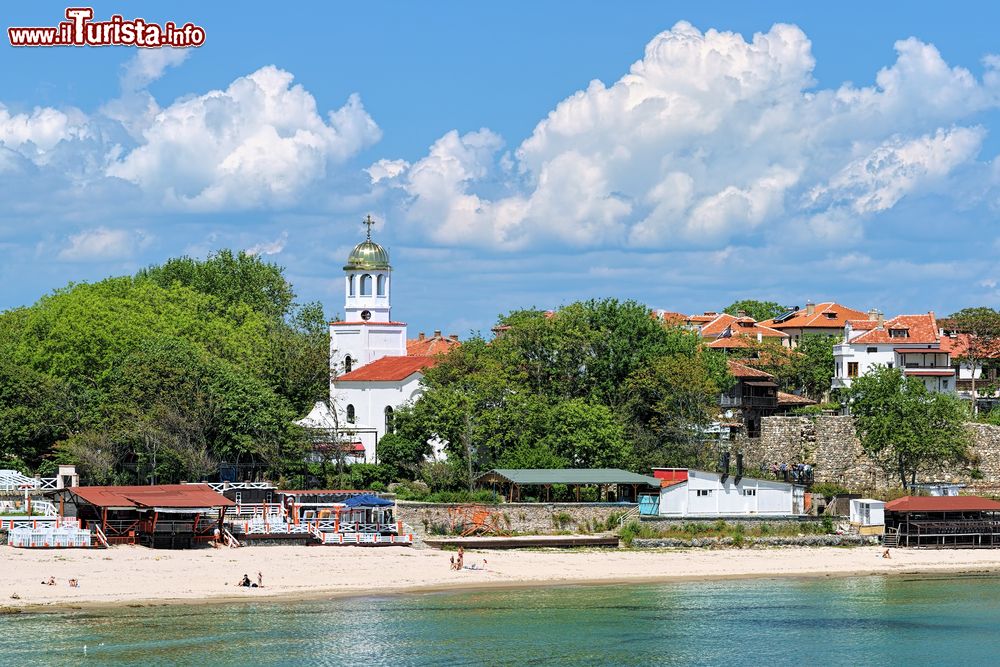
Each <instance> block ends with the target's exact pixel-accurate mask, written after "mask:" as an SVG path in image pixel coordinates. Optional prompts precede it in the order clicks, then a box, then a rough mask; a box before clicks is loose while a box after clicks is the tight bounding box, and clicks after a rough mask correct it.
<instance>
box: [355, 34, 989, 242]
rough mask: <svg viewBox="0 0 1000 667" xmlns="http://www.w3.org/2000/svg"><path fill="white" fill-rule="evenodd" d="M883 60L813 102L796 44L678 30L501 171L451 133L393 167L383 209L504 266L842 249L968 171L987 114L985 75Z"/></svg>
mask: <svg viewBox="0 0 1000 667" xmlns="http://www.w3.org/2000/svg"><path fill="white" fill-rule="evenodd" d="M895 46H896V53H897V57H896V60H895V62H894V63H893V64H891V65H889V66H887V67H884V68H882V69H881V70H880V71H878V72H877V73H876V74H875V75H874V85H871V86H862V87H858V86H854V85H852V84H843V85H841V86H839V87H837V88H825V89H816V83H815V80H814V78H813V68H814V66H815V60H814V57H813V54H812V46H811V43H810V41H809V39H808V38H807V37H806V35H805V34H804V33H803V32H802V30H800V29H799V28H798V27H796V26H792V25H782V24H778V25H775V26H773V27H772V28H771V29H770V30H769V31H767V32H766V33H758V34H755V35H753V37H752V38H750V39H749V40H747V39H744V38H743V37H742V36H741V35H739V34H737V33H732V32H722V31H717V30H708V31H706V32H701V31H699V30H698V29H696V28H695V27H693V26H692V25H690V24H688V23H685V22H681V23H678V24H677V25H675V26H674V27H673V28H672V29H670V30H667V31H664V32H662V33H660V34H659V35H657V36H656V37H654V38H653V39H652V40H651V41H650V42H649V44H647V45H646V48H645V51H644V54H643V57H642V59H641V60H639V61H637V62H636V63H634V64H633V65H632V66H631V68H630V69H629V71H628V72H627V73H625V74H624V75H623V76H621V78H619V79H618V80H617V81H615V82H614V83H612V84H611V85H606V84H605V83H603V82H601V81H596V80H595V81H593V82H591V83H590V85H589V86H587V88H586V89H584V90H580V91H577V92H575V93H573V94H572V95H570V96H568V97H567V98H566V99H564V100H563V101H561V102H560V103H559V104H558V105H556V107H555V108H554V109H553V110H552V111H551V112H549V114H548V115H547V117H546V118H544V119H542V120H541V121H540V122H539V123H538V124H537V126H536V127H535V129H534V131H533V132H532V134H531V136H529V137H527V138H526V139H525V140H524V141H523V142H522V143H521V144H520V145H519V146H518V147H517V148H516V149H515V150H514V151H513V152H512V153H501V151H502V147H503V140H502V138H501V137H499V136H497V135H496V134H495V133H493V132H491V131H490V130H488V129H483V130H480V131H478V132H473V133H469V134H466V135H459V133H457V132H454V131H452V132H449V133H448V134H446V135H444V136H443V137H441V139H439V140H438V141H437V142H435V143H434V144H433V145H432V146H431V149H430V151H429V152H428V154H427V155H426V156H425V157H424V158H422V159H420V160H417V161H415V162H414V163H413V164H412V165H411V166H409V167H406V166H405V165H404V164H402V163H399V162H396V163H393V164H394V167H395V169H394V172H393V175H392V176H393V179H394V182H395V183H398V184H399V188H400V189H401V190H402V192H403V193H404V194H405V196H404V197H403V199H401V200H400V205H401V206H402V207H403V209H404V211H405V214H406V215H405V218H406V219H407V221H408V223H409V224H410V225H411V227H414V228H416V229H418V230H420V231H422V232H423V233H425V234H426V235H428V236H429V237H430V238H431V239H433V240H435V241H437V242H441V243H450V244H472V245H482V246H491V247H499V248H504V249H519V248H525V247H530V246H532V245H533V244H541V243H549V242H551V241H552V240H556V241H558V242H561V243H564V244H566V245H568V246H571V247H601V246H603V245H606V244H611V245H615V244H618V245H626V246H631V247H637V248H672V247H685V246H692V245H693V246H699V245H705V244H715V245H718V244H726V243H729V242H731V241H734V240H739V239H741V238H748V237H750V236H753V235H760V234H778V235H782V234H784V232H783V231H781V230H782V229H784V228H786V227H794V228H795V231H794V234H793V236H795V237H796V238H802V239H803V240H805V239H806V237H808V238H812V239H813V240H818V241H832V240H835V239H839V240H841V241H844V240H852V241H857V240H858V239H860V238H862V237H863V235H864V229H865V220H866V219H868V218H870V217H873V216H876V215H879V214H881V213H883V212H885V211H887V210H889V209H892V208H893V207H894V206H896V205H897V204H898V203H899V202H900V201H901V200H902V199H904V198H906V197H908V196H922V195H924V194H925V190H926V188H927V186H930V185H941V184H945V183H947V181H948V179H951V178H954V177H955V176H956V174H957V173H958V172H959V171H960V170H962V169H963V168H965V167H967V166H969V165H972V164H974V163H975V160H976V156H977V154H978V152H979V150H980V147H981V145H982V143H983V139H984V136H985V133H984V131H983V130H982V128H980V127H978V126H976V125H974V124H972V125H968V126H963V125H962V123H963V121H965V120H966V119H969V118H971V117H972V116H973V115H974V114H976V113H978V112H980V111H983V110H986V109H991V108H995V107H996V106H998V102H1000V71H998V66H1000V61H997V60H995V59H987V60H986V61H985V65H984V66H985V69H986V72H985V74H984V75H983V77H982V78H981V79H979V78H977V77H976V76H974V75H973V74H972V73H971V72H969V71H968V70H966V69H963V68H959V67H951V66H949V65H948V64H947V63H946V62H945V61H944V60H943V58H942V57H941V54H940V53H939V52H938V50H937V49H936V48H935V47H934V46H933V45H929V44H925V43H923V42H920V41H919V40H916V39H907V40H903V41H900V42H897V43H896V45H895ZM370 173H371V172H370ZM379 176H380V178H387V177H388V175H387V174H382V173H381V172H379ZM372 178H373V180H376V179H375V174H372ZM939 190H942V191H946V190H947V188H946V187H939ZM803 222H804V223H805V224H802V223H803Z"/></svg>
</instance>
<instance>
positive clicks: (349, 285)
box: [347, 274, 354, 296]
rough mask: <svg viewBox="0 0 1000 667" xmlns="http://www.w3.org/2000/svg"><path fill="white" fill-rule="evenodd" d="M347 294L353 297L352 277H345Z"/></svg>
mask: <svg viewBox="0 0 1000 667" xmlns="http://www.w3.org/2000/svg"><path fill="white" fill-rule="evenodd" d="M347 293H348V294H349V295H351V296H354V275H353V274H352V275H349V276H347Z"/></svg>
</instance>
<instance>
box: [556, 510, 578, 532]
mask: <svg viewBox="0 0 1000 667" xmlns="http://www.w3.org/2000/svg"><path fill="white" fill-rule="evenodd" d="M571 523H573V516H572V515H571V514H570V513H569V512H555V513H554V514H553V515H552V525H553V527H555V528H558V529H560V530H562V529H563V528H566V527H567V526H569V525H570V524H571Z"/></svg>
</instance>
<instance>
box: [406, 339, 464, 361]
mask: <svg viewBox="0 0 1000 667" xmlns="http://www.w3.org/2000/svg"><path fill="white" fill-rule="evenodd" d="M459 345H461V343H460V342H459V340H458V337H457V336H456V337H455V338H451V337H448V338H445V337H444V336H441V335H438V334H435V335H433V336H430V337H428V338H424V335H423V334H420V338H411V339H410V340H408V341H406V356H408V357H433V356H434V355H436V354H447V353H448V352H449V351H451V350H452V349H453V348H456V347H458V346H459Z"/></svg>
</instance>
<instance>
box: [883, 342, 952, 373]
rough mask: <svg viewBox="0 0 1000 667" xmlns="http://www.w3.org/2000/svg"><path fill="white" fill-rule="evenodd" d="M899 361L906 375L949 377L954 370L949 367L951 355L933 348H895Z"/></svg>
mask: <svg viewBox="0 0 1000 667" xmlns="http://www.w3.org/2000/svg"><path fill="white" fill-rule="evenodd" d="M894 351H895V353H896V355H897V357H898V358H899V359H900V361H899V367H900V368H902V369H903V372H904V373H906V374H907V375H940V376H942V377H951V376H952V375H954V374H955V369H954V368H952V366H951V355H950V354H949V353H947V352H942V351H941V350H939V349H933V348H925V349H920V348H902V349H901V348H896V349H895V350H894Z"/></svg>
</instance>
